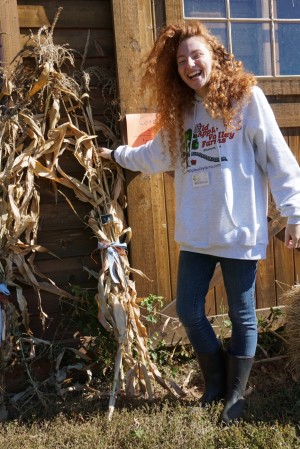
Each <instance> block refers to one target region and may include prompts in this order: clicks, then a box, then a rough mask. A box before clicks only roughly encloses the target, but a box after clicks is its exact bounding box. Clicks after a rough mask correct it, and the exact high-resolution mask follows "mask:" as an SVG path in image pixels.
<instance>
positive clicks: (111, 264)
mask: <svg viewBox="0 0 300 449" xmlns="http://www.w3.org/2000/svg"><path fill="white" fill-rule="evenodd" d="M126 248H127V244H126V243H120V242H112V243H104V242H98V249H100V251H103V250H106V251H107V262H108V269H109V272H110V275H111V278H112V280H113V281H114V282H115V283H116V284H119V283H120V278H119V275H118V270H117V265H119V266H121V261H120V257H119V254H120V255H124V254H125V250H126Z"/></svg>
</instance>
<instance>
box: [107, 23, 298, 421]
mask: <svg viewBox="0 0 300 449" xmlns="http://www.w3.org/2000/svg"><path fill="white" fill-rule="evenodd" d="M143 83H144V84H146V85H147V86H148V88H150V89H151V90H152V93H153V96H154V97H155V99H156V103H157V112H158V120H157V130H158V133H157V135H156V137H155V138H154V139H153V140H152V141H150V142H148V143H146V144H145V145H142V146H140V147H138V148H131V147H129V146H127V145H124V146H120V147H118V148H117V149H116V150H114V151H111V150H109V149H107V148H101V149H100V150H101V156H102V157H103V158H106V159H112V160H114V161H116V162H117V163H118V164H120V165H121V166H122V167H124V168H127V169H130V170H134V171H141V172H144V173H148V174H154V173H158V172H163V171H168V170H174V172H175V191H176V230H175V239H176V240H177V242H178V243H179V244H180V257H179V266H178V289H177V300H176V306H177V314H178V317H179V319H180V321H181V323H182V324H183V326H184V327H185V330H186V333H187V335H188V337H189V340H190V342H191V344H192V345H193V348H194V350H195V353H196V355H197V359H198V361H199V364H200V367H201V370H202V372H203V377H204V381H205V391H204V394H203V396H202V398H201V403H202V405H203V406H205V405H206V404H211V403H212V402H214V401H218V400H221V399H225V406H224V410H223V412H222V416H221V420H222V421H223V422H225V423H229V422H231V421H232V420H234V419H239V418H240V417H241V416H242V414H243V410H244V405H245V404H244V403H245V401H244V397H243V396H244V392H245V388H246V384H247V381H248V378H249V374H250V371H251V367H252V363H253V359H254V356H255V350H256V344H257V320H256V314H255V299H254V292H255V277H256V268H257V261H258V260H259V259H262V258H265V257H266V247H267V244H268V228H267V198H268V180H269V182H270V187H271V191H272V195H273V197H274V199H275V202H276V205H277V207H278V209H279V210H280V212H281V214H282V215H283V216H286V217H288V224H287V227H286V234H285V244H286V246H287V247H288V248H299V247H300V169H299V165H298V163H297V161H296V160H295V158H294V156H293V154H292V152H291V151H290V149H289V148H288V147H287V145H286V143H285V140H284V139H283V137H282V134H281V132H280V130H279V128H278V125H277V123H276V121H275V118H274V115H273V113H272V110H271V108H270V106H269V104H268V102H267V100H266V98H265V96H264V94H263V92H262V91H261V90H260V89H259V88H258V87H257V86H256V81H255V78H254V76H253V75H251V74H249V73H246V72H245V71H244V70H243V66H242V63H241V62H238V61H236V60H235V58H234V56H233V55H232V54H229V53H228V52H227V51H226V50H225V48H224V47H223V45H222V44H221V43H220V42H219V41H218V39H217V38H216V37H214V36H213V35H211V34H210V33H209V32H208V30H207V29H206V28H205V27H204V26H203V25H202V24H201V23H199V22H188V23H187V24H180V25H172V26H168V27H166V28H165V29H164V30H162V32H161V33H160V35H159V37H158V39H157V40H156V42H155V44H154V47H153V49H152V51H151V53H150V54H149V56H148V58H147V59H146V61H145V75H144V78H143ZM218 262H220V265H221V268H222V273H223V278H224V285H225V288H226V293H227V297H228V310H229V312H228V314H229V317H230V319H231V322H232V337H231V341H230V348H229V350H228V351H227V353H226V360H225V353H224V351H223V348H222V347H221V344H220V342H219V340H218V339H217V337H216V335H215V333H214V331H213V329H212V327H211V325H210V323H209V321H208V319H207V317H206V315H205V296H206V294H207V291H208V287H209V282H210V280H211V278H212V275H213V273H214V269H215V266H216V264H217V263H218Z"/></svg>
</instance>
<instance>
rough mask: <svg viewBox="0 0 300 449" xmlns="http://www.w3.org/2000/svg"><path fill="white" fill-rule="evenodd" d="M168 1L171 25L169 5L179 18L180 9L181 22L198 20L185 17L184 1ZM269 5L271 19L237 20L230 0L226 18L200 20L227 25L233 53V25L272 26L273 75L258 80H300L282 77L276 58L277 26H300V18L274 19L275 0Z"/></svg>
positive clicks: (230, 47) (259, 77) (259, 76)
mask: <svg viewBox="0 0 300 449" xmlns="http://www.w3.org/2000/svg"><path fill="white" fill-rule="evenodd" d="M165 1H166V16H167V21H168V22H169V23H171V22H172V20H171V21H169V20H168V18H169V17H168V10H170V6H171V5H170V6H169V8H168V7H167V4H168V3H169V4H171V3H172V4H173V8H174V7H175V8H174V13H175V14H176V10H177V16H178V12H179V11H178V8H179V10H180V17H178V18H179V19H180V20H184V21H187V22H188V21H189V20H193V19H198V18H197V17H185V16H184V0H170V1H169V0H165ZM268 3H269V12H270V17H258V18H253V17H251V18H247V17H243V18H237V17H231V16H230V0H225V8H226V16H227V17H225V18H224V17H200V18H199V20H201V21H203V23H225V24H226V25H227V40H228V50H229V51H230V52H232V30H231V24H233V23H266V24H268V25H269V26H270V39H271V41H270V45H271V64H272V65H271V71H272V73H273V74H272V75H255V76H256V78H257V79H259V80H261V81H263V80H290V79H294V80H295V79H300V74H299V75H282V74H280V73H279V67H280V61H279V62H277V61H276V56H277V54H278V51H276V47H278V43H276V26H277V25H278V24H280V23H284V24H285V23H296V24H300V18H299V19H281V18H277V17H274V13H275V10H274V0H268ZM176 4H177V6H176Z"/></svg>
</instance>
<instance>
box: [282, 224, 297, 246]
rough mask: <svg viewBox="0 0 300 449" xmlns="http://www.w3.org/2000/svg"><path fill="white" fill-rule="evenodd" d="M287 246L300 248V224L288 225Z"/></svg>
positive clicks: (286, 230) (286, 231) (286, 229)
mask: <svg viewBox="0 0 300 449" xmlns="http://www.w3.org/2000/svg"><path fill="white" fill-rule="evenodd" d="M284 243H285V246H287V247H288V248H290V249H293V248H300V224H288V225H287V227H286V228H285V242H284Z"/></svg>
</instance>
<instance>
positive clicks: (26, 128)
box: [0, 27, 182, 418]
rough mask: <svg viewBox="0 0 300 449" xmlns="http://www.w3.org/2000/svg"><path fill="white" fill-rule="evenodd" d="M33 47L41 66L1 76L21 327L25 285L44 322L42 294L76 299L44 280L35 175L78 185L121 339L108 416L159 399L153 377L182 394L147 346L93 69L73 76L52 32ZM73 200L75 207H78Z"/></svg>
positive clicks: (108, 317)
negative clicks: (123, 397)
mask: <svg viewBox="0 0 300 449" xmlns="http://www.w3.org/2000/svg"><path fill="white" fill-rule="evenodd" d="M32 39H33V40H34V41H35V45H34V47H33V48H31V49H28V48H26V47H25V48H24V55H25V54H26V56H30V57H31V58H32V59H33V60H34V61H35V64H34V67H33V68H31V69H29V68H26V67H25V66H24V65H23V64H22V63H20V64H19V66H18V67H17V69H16V70H15V72H14V74H13V75H12V77H11V78H10V79H7V78H6V77H5V74H3V85H2V92H1V95H0V97H1V122H0V141H1V145H0V148H1V150H0V164H1V165H0V178H1V179H0V181H1V182H0V185H1V189H2V191H1V199H0V201H1V204H0V212H1V213H0V220H1V223H0V232H1V247H0V261H1V263H2V265H3V267H4V272H5V275H4V278H5V283H6V285H8V286H9V287H13V288H15V289H16V292H17V299H18V302H19V306H20V310H21V311H22V314H23V322H24V324H25V326H26V327H27V328H29V320H28V315H27V308H26V299H25V297H24V294H23V290H22V285H23V284H26V285H30V286H31V287H33V288H34V290H35V291H36V292H37V294H38V297H39V306H40V313H41V318H42V320H44V319H45V318H46V315H45V313H44V311H43V308H42V301H41V291H42V290H46V291H49V292H52V293H55V294H57V295H59V296H64V297H69V298H72V295H70V294H69V293H67V292H65V291H62V290H61V289H60V288H59V287H57V286H56V285H55V283H54V282H53V281H52V280H51V279H47V278H45V276H43V274H42V273H40V272H39V271H38V270H37V268H36V266H35V264H34V257H35V254H36V253H37V252H46V251H48V250H47V248H45V247H42V246H41V245H39V243H38V224H39V218H40V196H39V191H38V189H37V187H36V183H35V181H36V179H37V178H45V179H48V180H49V182H51V183H52V186H53V189H54V190H55V192H57V194H58V193H59V192H60V190H59V189H60V186H65V187H67V188H68V189H71V190H72V191H73V192H74V193H75V195H76V197H77V198H78V199H79V200H80V201H83V202H86V203H88V204H89V205H90V213H89V216H88V219H87V222H86V224H87V225H88V226H89V227H90V228H91V229H92V231H93V234H94V236H95V237H96V239H97V241H98V247H97V246H96V247H95V250H97V251H99V252H100V254H101V261H102V269H101V271H100V272H99V273H98V272H94V271H92V270H89V269H87V268H86V267H83V269H85V270H88V271H89V274H90V275H92V276H94V277H95V278H96V279H97V283H98V288H97V294H96V296H95V299H96V301H97V303H98V319H99V321H100V322H101V324H102V325H103V326H104V327H105V328H106V329H108V330H110V331H111V332H112V334H113V336H114V338H115V340H116V342H117V346H118V349H117V354H116V364H115V375H114V383H113V387H112V392H111V396H110V404H109V418H111V415H112V413H113V410H114V403H115V396H116V394H117V392H118V391H119V390H120V389H125V391H126V392H127V393H128V394H135V393H136V392H140V393H143V394H147V395H148V396H149V398H151V397H152V395H153V393H152V386H151V384H152V381H153V380H154V379H155V380H156V381H157V382H159V384H160V385H162V386H163V387H164V388H165V389H167V390H168V391H171V392H173V393H174V392H175V393H176V394H182V391H181V390H180V389H179V388H178V387H177V385H176V384H174V383H173V382H172V381H167V380H165V379H163V377H162V376H161V374H160V372H159V370H158V369H157V367H156V365H155V364H154V363H153V362H152V361H151V359H150V356H149V353H148V349H147V332H146V328H145V326H144V325H143V323H142V322H141V320H140V310H139V307H138V305H137V303H136V290H135V284H134V282H133V281H132V280H131V279H130V273H131V272H133V271H135V272H137V273H139V274H141V275H142V273H140V272H138V271H137V270H134V269H133V268H132V267H130V265H129V262H128V258H127V251H126V245H127V243H128V242H129V240H130V237H131V231H130V229H129V228H127V227H126V222H125V218H124V212H123V209H124V207H125V197H124V179H123V174H122V170H121V169H120V168H119V167H117V166H116V165H114V164H112V163H110V162H107V161H106V162H102V160H101V158H100V157H99V153H98V150H97V140H96V138H97V132H98V131H101V132H102V134H103V135H104V137H105V138H106V139H107V141H109V142H110V144H111V146H116V145H117V138H116V137H115V135H114V133H113V132H112V131H111V129H110V128H108V127H107V126H106V125H104V124H103V123H100V122H97V121H95V120H94V119H93V116H92V109H91V106H90V97H89V82H90V77H91V75H92V71H89V70H87V71H83V70H81V71H77V72H74V76H72V77H71V76H68V75H67V74H66V73H64V72H63V70H62V66H64V64H66V63H69V65H70V64H71V65H72V64H74V58H73V54H72V52H71V51H70V50H69V49H68V47H67V46H57V45H54V43H53V27H52V28H51V30H50V31H49V30H48V29H46V28H42V29H40V30H39V32H38V33H37V35H36V36H32ZM65 152H69V154H71V155H72V156H73V157H74V158H75V159H76V160H77V161H78V162H79V164H80V165H81V166H82V167H83V169H84V176H83V177H82V179H77V178H75V177H73V176H70V175H69V174H68V173H66V171H65V170H63V168H62V166H61V164H60V160H61V157H62V155H63V154H64V153H65ZM66 199H67V201H68V202H69V205H70V207H72V208H73V210H74V212H75V213H76V210H75V209H74V206H73V205H72V203H71V202H70V200H68V198H66Z"/></svg>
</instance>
